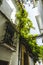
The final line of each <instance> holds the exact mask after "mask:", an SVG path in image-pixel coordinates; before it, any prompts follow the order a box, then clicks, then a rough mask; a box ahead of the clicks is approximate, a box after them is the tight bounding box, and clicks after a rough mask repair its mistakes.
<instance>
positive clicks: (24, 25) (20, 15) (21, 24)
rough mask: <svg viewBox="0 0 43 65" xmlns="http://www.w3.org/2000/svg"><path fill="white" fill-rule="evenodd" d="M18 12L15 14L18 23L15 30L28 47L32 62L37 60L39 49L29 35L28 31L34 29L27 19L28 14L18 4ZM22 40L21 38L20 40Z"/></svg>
mask: <svg viewBox="0 0 43 65" xmlns="http://www.w3.org/2000/svg"><path fill="white" fill-rule="evenodd" d="M17 5H18V12H17V13H16V19H17V22H18V25H17V28H18V30H19V32H20V36H22V37H23V38H24V39H25V40H26V41H27V43H26V44H28V46H29V48H28V49H29V52H30V53H31V54H32V56H33V59H34V62H36V61H37V60H38V59H39V54H40V47H39V46H38V45H37V44H36V38H35V36H34V38H33V35H31V34H30V29H31V28H34V27H33V24H32V21H31V20H30V19H29V18H28V13H27V11H26V10H25V8H24V7H23V5H22V4H21V3H20V2H19V4H17ZM36 36H37V35H36ZM21 39H22V38H21Z"/></svg>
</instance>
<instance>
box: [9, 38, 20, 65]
mask: <svg viewBox="0 0 43 65" xmlns="http://www.w3.org/2000/svg"><path fill="white" fill-rule="evenodd" d="M18 52H19V39H18V42H17V50H16V52H13V53H12V55H11V60H10V65H18V54H19V53H18Z"/></svg>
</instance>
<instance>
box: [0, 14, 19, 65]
mask: <svg viewBox="0 0 43 65" xmlns="http://www.w3.org/2000/svg"><path fill="white" fill-rule="evenodd" d="M6 21H7V19H6V18H5V17H4V16H3V15H2V14H1V13H0V40H2V38H3V35H4V24H5V22H6ZM16 48H17V49H16V51H15V52H12V51H10V50H8V49H7V48H5V47H3V46H0V60H5V61H9V62H10V65H18V51H19V38H17V47H16Z"/></svg>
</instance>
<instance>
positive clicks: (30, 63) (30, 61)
mask: <svg viewBox="0 0 43 65" xmlns="http://www.w3.org/2000/svg"><path fill="white" fill-rule="evenodd" d="M29 65H34V61H33V59H32V58H31V57H29Z"/></svg>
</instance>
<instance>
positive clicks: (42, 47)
mask: <svg viewBox="0 0 43 65" xmlns="http://www.w3.org/2000/svg"><path fill="white" fill-rule="evenodd" d="M39 56H40V58H41V59H43V45H42V46H40V54H39Z"/></svg>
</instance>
